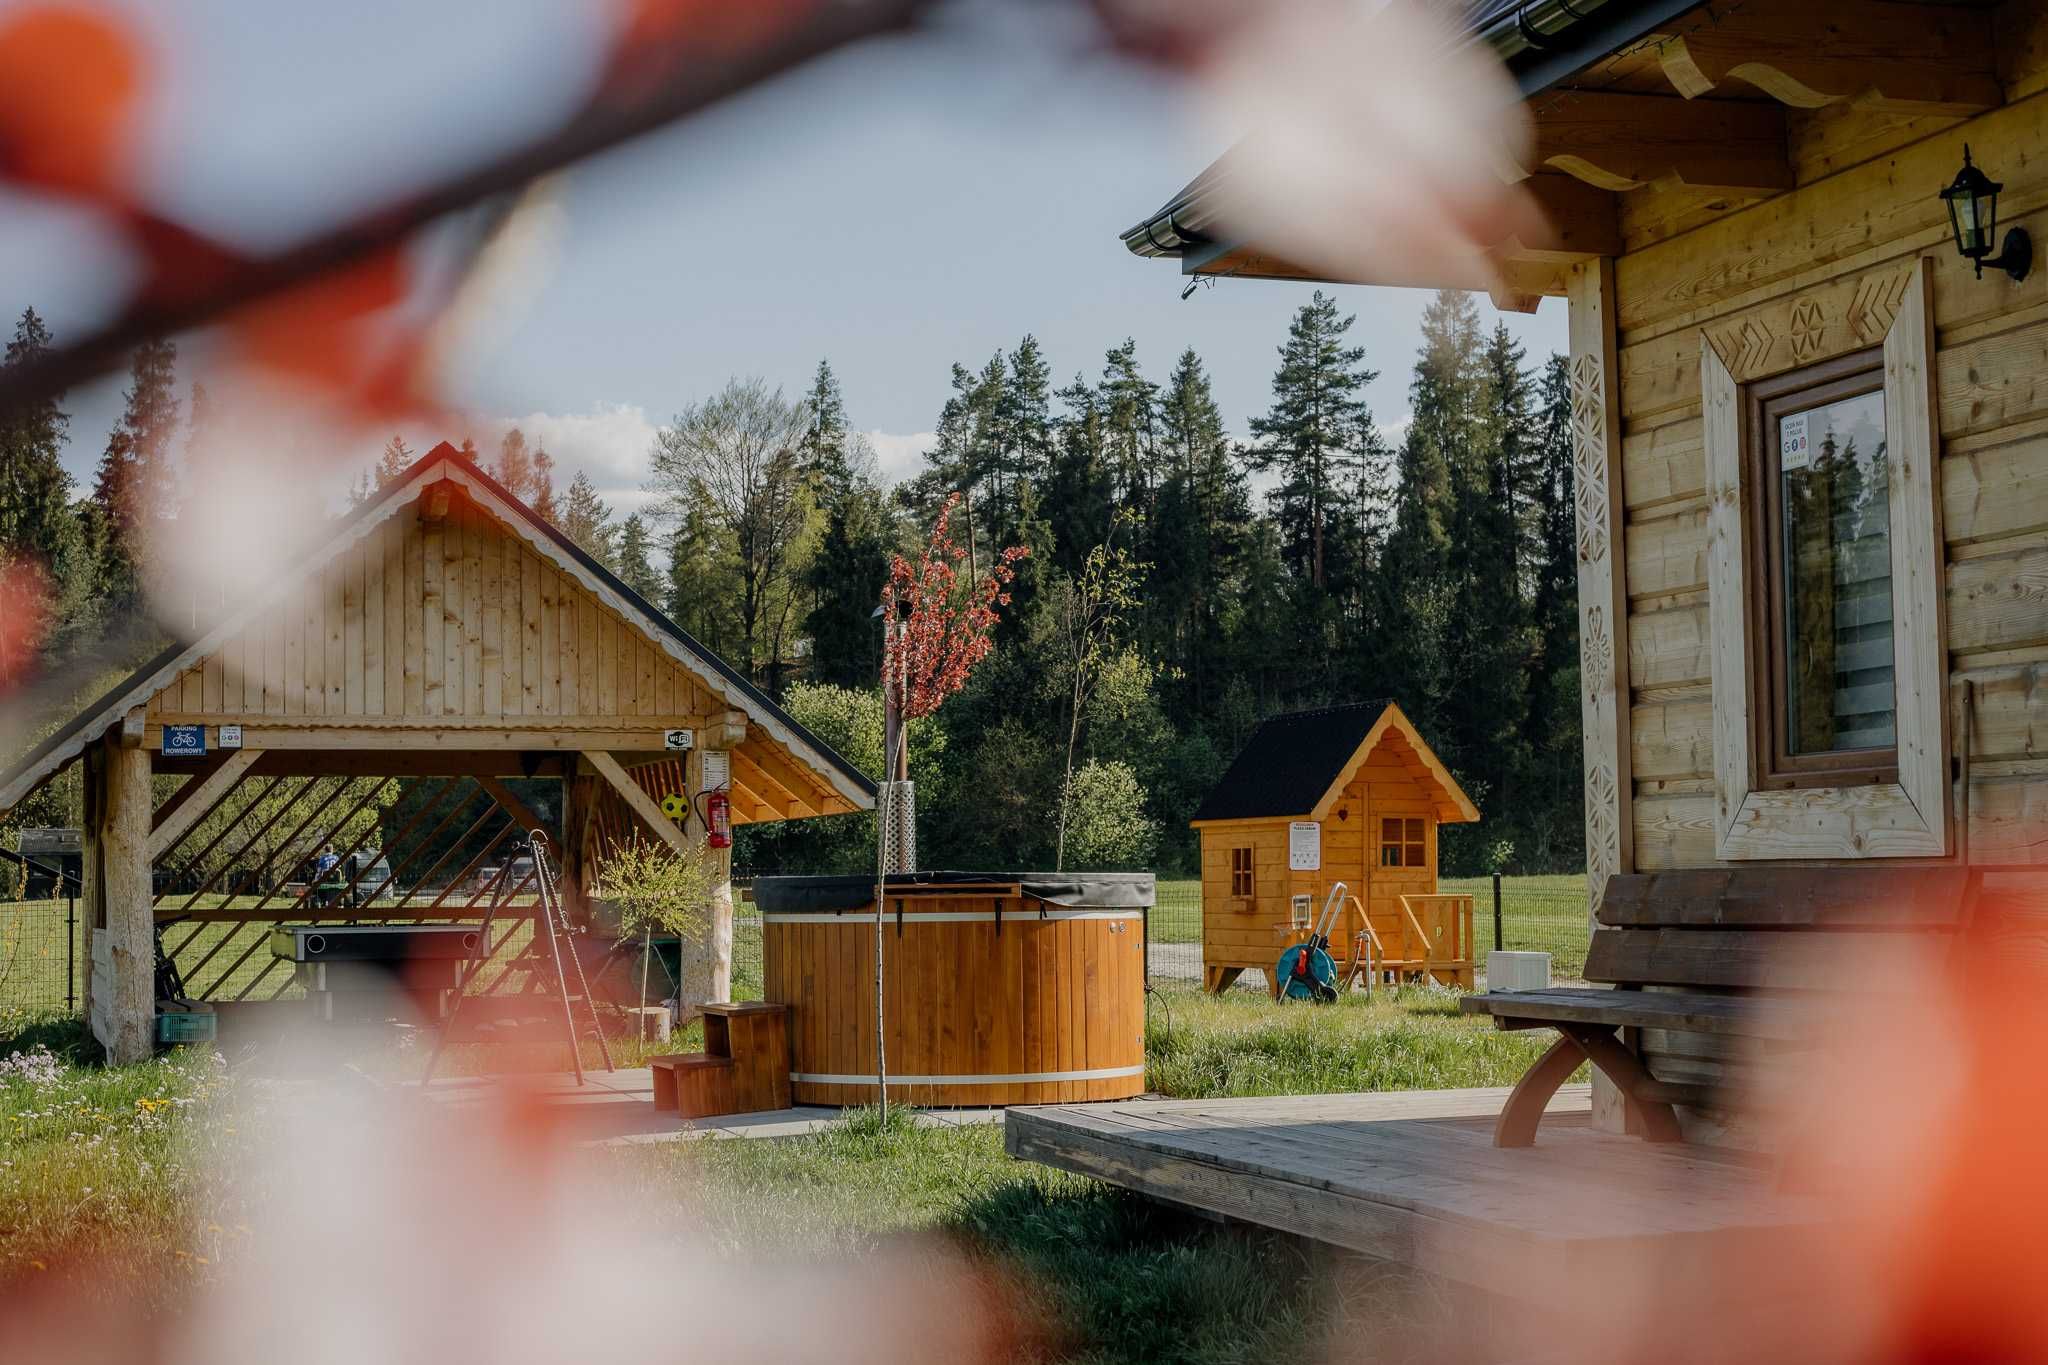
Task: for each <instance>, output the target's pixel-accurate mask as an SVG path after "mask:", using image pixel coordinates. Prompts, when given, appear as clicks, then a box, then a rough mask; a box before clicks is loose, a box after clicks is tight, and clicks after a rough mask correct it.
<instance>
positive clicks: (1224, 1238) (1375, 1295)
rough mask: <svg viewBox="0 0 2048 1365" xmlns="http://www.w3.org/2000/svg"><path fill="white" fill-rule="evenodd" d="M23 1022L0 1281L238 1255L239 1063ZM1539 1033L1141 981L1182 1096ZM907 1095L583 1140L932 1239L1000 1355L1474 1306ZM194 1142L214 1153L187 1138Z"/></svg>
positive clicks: (675, 1207)
mask: <svg viewBox="0 0 2048 1365" xmlns="http://www.w3.org/2000/svg"><path fill="white" fill-rule="evenodd" d="M755 989H756V990H757V989H758V986H757V985H756V987H755ZM10 1034H11V1035H12V1038H11V1041H10ZM37 1042H42V1043H46V1044H48V1045H49V1046H51V1047H52V1048H54V1049H56V1050H58V1051H59V1052H61V1053H63V1054H64V1055H65V1056H66V1058H67V1059H68V1061H69V1062H71V1063H74V1064H68V1065H66V1066H65V1067H64V1068H63V1069H62V1071H61V1074H60V1076H59V1078H58V1079H57V1080H56V1081H55V1082H54V1083H51V1084H46V1085H36V1084H32V1083H30V1082H28V1081H25V1080H20V1079H7V1078H5V1077H4V1073H0V1131H4V1133H5V1134H6V1139H5V1143H4V1149H0V1281H4V1280H6V1279H7V1278H9V1277H10V1276H11V1275H14V1274H18V1273H24V1272H29V1273H33V1272H34V1271H35V1267H36V1265H37V1264H38V1263H41V1264H42V1265H46V1266H51V1267H61V1264H62V1263H63V1262H65V1261H71V1260H74V1258H77V1259H90V1260H92V1261H95V1262H98V1263H100V1264H102V1265H105V1264H112V1265H114V1266H116V1267H118V1273H119V1275H120V1276H122V1277H124V1278H123V1280H122V1281H121V1282H122V1283H124V1284H132V1285H133V1286H135V1287H136V1288H138V1289H139V1290H140V1291H141V1293H142V1294H143V1296H144V1297H145V1298H146V1299H147V1300H149V1301H151V1302H154V1303H159V1304H162V1305H165V1306H171V1305H175V1304H176V1303H177V1302H178V1301H179V1299H180V1297H181V1295H182V1294H183V1293H184V1292H185V1290H186V1288H187V1287H188V1286H189V1285H190V1284H191V1283H192V1282H193V1280H194V1279H195V1278H196V1277H201V1276H207V1275H219V1274H227V1273H232V1272H233V1265H234V1257H235V1254H236V1243H237V1240H238V1238H239V1237H241V1236H242V1235H243V1234H242V1233H241V1232H240V1231H239V1228H240V1226H243V1225H245V1224H246V1223H248V1222H254V1221H255V1220H256V1215H255V1214H254V1213H251V1212H250V1211H249V1208H250V1206H251V1205H252V1204H253V1203H255V1201H256V1200H257V1198H258V1196H256V1195H255V1194H253V1193H252V1192H251V1191H249V1190H246V1189H241V1188H237V1187H236V1186H235V1185H234V1184H233V1183H232V1182H225V1183H224V1182H221V1181H220V1180H218V1179H217V1178H216V1177H213V1176H210V1175H208V1174H207V1172H209V1171H213V1170H222V1169H225V1170H228V1171H232V1170H234V1169H236V1166H237V1163H236V1161H235V1160H234V1158H235V1155H236V1153H237V1152H238V1151H243V1150H246V1148H243V1147H238V1146H237V1144H246V1143H247V1142H248V1141H249V1137H248V1135H245V1134H244V1135H238V1134H236V1133H235V1132H234V1131H233V1129H231V1128H229V1129H223V1128H221V1127H220V1126H219V1123H220V1120H218V1119H215V1120H212V1121H204V1122H203V1121H201V1120H200V1118H199V1116H200V1115H201V1114H203V1113H206V1112H209V1111H208V1110H207V1109H205V1108H204V1107H203V1103H204V1101H206V1100H207V1099H209V1098H211V1097H214V1096H217V1095H225V1094H227V1093H229V1092H230V1091H231V1090H232V1087H234V1086H235V1085H237V1084H239V1082H238V1081H237V1080H236V1079H235V1073H233V1072H230V1071H229V1070H227V1069H226V1068H225V1067H223V1066H222V1065H221V1064H219V1063H217V1062H216V1061H214V1060H213V1059H212V1057H211V1056H210V1055H209V1054H207V1053H204V1052H196V1051H183V1052H179V1053H174V1054H172V1055H171V1056H170V1057H169V1058H167V1059H165V1060H160V1061H157V1062H153V1063H148V1064H145V1065H142V1066H134V1067H124V1068H118V1069H97V1068H93V1067H88V1066H82V1065H76V1064H75V1063H76V1062H78V1061H80V1060H82V1059H83V1057H84V1055H85V1054H86V1053H87V1052H88V1050H89V1045H88V1044H86V1043H85V1042H84V1040H83V1037H82V1033H81V1031H80V1029H79V1028H78V1026H77V1024H76V1023H75V1022H69V1021H66V1022H52V1021H48V1020H43V1021H29V1020H25V1019H21V1018H16V1019H15V1020H13V1021H12V1023H11V1024H10V1022H9V1021H7V1020H4V1019H0V1056H4V1055H6V1054H8V1053H11V1052H14V1051H16V1050H17V1049H20V1048H24V1047H27V1046H30V1045H32V1044H34V1043H37ZM1540 1045H1541V1043H1540V1040H1535V1039H1530V1038H1527V1037H1525V1036H1523V1035H1520V1034H1502V1033H1496V1032H1494V1031H1493V1030H1491V1029H1490V1028H1488V1027H1486V1026H1485V1023H1484V1021H1481V1020H1474V1019H1470V1018H1467V1017H1464V1016H1461V1015H1459V1014H1458V1013H1457V1009H1456V1002H1455V999H1454V998H1453V997H1451V996H1450V995H1448V994H1446V993H1443V992H1437V991H1428V990H1419V989H1415V990H1406V991H1402V992H1399V993H1390V992H1386V991H1381V992H1377V993H1376V994H1375V997H1374V999H1373V1000H1372V1001H1371V1002H1370V1003H1368V1002H1367V1001H1366V1000H1365V999H1364V997H1363V996H1362V995H1353V996H1351V997H1348V998H1346V999H1345V1000H1343V1001H1341V1002H1340V1003H1338V1004H1336V1005H1334V1006H1330V1007H1324V1008H1316V1007H1311V1006H1305V1005H1276V1004H1274V1003H1272V1002H1271V1001H1269V1000H1266V999H1265V998H1264V997H1263V996H1261V995H1258V994H1255V993H1252V992H1237V993H1233V994H1232V995H1230V996H1228V997H1226V998H1223V999H1212V998H1210V997H1207V996H1204V995H1202V994H1201V993H1200V992H1199V991H1198V990H1196V989H1195V988H1194V987H1193V986H1192V985H1186V986H1170V987H1166V988H1163V989H1162V990H1161V991H1159V992H1158V993H1157V994H1156V995H1155V996H1154V997H1153V1000H1152V1002H1151V1005H1150V1009H1149V1027H1148V1030H1147V1056H1148V1060H1149V1062H1150V1066H1151V1075H1150V1082H1151V1084H1152V1085H1153V1086H1154V1087H1155V1088H1156V1089H1158V1090H1160V1091H1163V1092H1165V1093H1167V1094H1171V1095H1178V1096H1219V1095H1271V1094H1286V1093H1307V1092H1315V1091H1324V1090H1355V1089H1365V1088H1375V1089H1405V1088H1412V1087H1436V1086H1454V1085H1495V1084H1505V1083H1507V1082H1509V1081H1511V1080H1513V1079H1514V1077H1515V1076H1516V1075H1518V1074H1519V1072H1520V1071H1521V1069H1522V1068H1523V1067H1524V1066H1526V1065H1527V1063H1528V1061H1529V1060H1530V1059H1531V1058H1533V1057H1534V1055H1535V1054H1536V1052H1537V1051H1538V1050H1539V1048H1540ZM672 1046H673V1045H672ZM391 1051H392V1053H393V1054H394V1055H393V1057H392V1058H389V1059H387V1060H389V1061H390V1062H391V1064H392V1065H393V1066H396V1067H399V1068H400V1069H401V1070H402V1071H403V1072H404V1074H407V1075H411V1074H416V1071H415V1070H414V1069H415V1068H416V1067H417V1066H418V1064H419V1062H420V1060H421V1059H420V1057H419V1055H418V1053H417V1052H413V1053H409V1054H405V1055H403V1056H402V1057H399V1056H397V1055H396V1050H395V1049H392V1050H391ZM622 1053H624V1054H625V1055H622V1057H621V1060H622V1061H630V1060H631V1059H632V1055H633V1054H632V1050H631V1049H622ZM472 1060H476V1059H472ZM559 1060H560V1059H559V1056H558V1055H557V1056H556V1057H555V1058H554V1062H555V1063H556V1064H559ZM363 1066H364V1069H365V1070H372V1071H374V1069H375V1066H376V1061H375V1059H373V1058H365V1059H364V1061H363ZM463 1069H468V1068H466V1067H465V1068H463ZM905 1114H906V1111H902V1110H898V1111H896V1116H895V1117H894V1118H893V1121H892V1122H891V1123H890V1124H888V1125H887V1126H886V1127H885V1126H884V1125H882V1124H881V1123H880V1122H879V1121H878V1120H877V1118H876V1116H875V1115H874V1114H873V1113H872V1112H871V1111H868V1112H856V1113H854V1114H852V1115H850V1116H849V1117H848V1119H847V1120H846V1121H844V1122H842V1123H840V1124H836V1125H834V1126H832V1127H830V1128H828V1129H826V1130H825V1131H823V1132H820V1133H817V1134H813V1135H810V1136H807V1137H802V1138H795V1139H789V1140H784V1141H755V1142H706V1143H687V1144H684V1143H678V1144H665V1145H659V1146H652V1147H632V1148H626V1149H614V1150H605V1151H600V1152H594V1153H590V1154H588V1155H587V1157H586V1158H585V1159H587V1160H590V1161H592V1162H594V1163H599V1166H600V1170H601V1173H602V1174H604V1175H605V1176H606V1178H607V1179H608V1180H609V1181H612V1182H615V1183H617V1184H618V1185H619V1186H620V1187H621V1188H622V1189H623V1191H624V1193H625V1194H626V1196H627V1198H628V1201H629V1202H630V1203H632V1204H633V1205H635V1206H637V1207H642V1208H646V1209H649V1210H657V1211H680V1212H686V1213H688V1214H690V1215H691V1216H692V1217H693V1218H694V1219H695V1224H694V1225H695V1227H696V1229H697V1231H696V1233H695V1234H694V1235H699V1236H703V1237H707V1238H709V1239H710V1242H711V1244H712V1245H714V1246H716V1247H718V1248H720V1249H722V1250H723V1251H725V1252H728V1253H730V1254H733V1255H745V1256H748V1257H757V1256H758V1257H769V1258H796V1259H819V1258H828V1257H844V1256H854V1257H858V1256H862V1255H866V1254H868V1253H870V1252H873V1251H876V1250H881V1249H886V1248H888V1247H890V1246H892V1245H893V1244H895V1242H896V1241H897V1240H898V1239H901V1238H904V1237H909V1236H919V1237H933V1236H936V1237H938V1238H941V1239H943V1240H945V1241H947V1242H950V1243H951V1244H953V1245H955V1246H957V1247H958V1248H960V1249H961V1250H963V1251H964V1252H965V1253H966V1254H967V1255H968V1256H970V1257H971V1258H973V1259H975V1260H976V1261H978V1262H979V1263H981V1264H982V1265H983V1266H985V1267H986V1268H987V1269H988V1270H990V1271H991V1272H993V1273H994V1274H995V1275H996V1276H997V1278H998V1279H999V1280H1000V1281H1001V1282H1004V1283H1006V1284H1008V1285H1010V1286H1011V1287H1012V1288H1013V1289H1014V1291H1015V1292H1014V1293H1013V1294H1012V1295H1011V1301H1013V1302H1015V1303H1017V1304H1020V1305H1024V1306H1025V1308H1026V1311H1027V1312H1028V1313H1029V1314H1030V1315H1031V1318H1032V1324H1031V1325H1032V1328H1033V1330H1032V1331H1030V1332H1028V1333H1026V1334H1025V1337H1024V1340H1025V1341H1026V1342H1027V1343H1029V1344H1028V1345H1026V1346H1020V1347H1019V1348H1018V1353H1017V1357H1016V1358H1019V1359H1045V1360H1067V1361H1080V1362H1090V1365H1093V1363H1094V1362H1112V1361H1161V1362H1164V1361H1194V1362H1222V1361H1234V1360H1250V1359H1259V1360H1265V1359H1274V1358H1290V1357H1294V1356H1299V1355H1302V1354H1304V1353H1309V1354H1319V1353H1320V1352H1321V1351H1322V1349H1323V1347H1324V1344H1325V1343H1326V1342H1327V1340H1328V1334H1329V1333H1331V1332H1350V1333H1356V1332H1365V1333H1372V1334H1378V1333H1381V1332H1384V1331H1387V1330H1389V1314H1398V1315H1400V1321H1402V1322H1403V1323H1417V1322H1419V1323H1422V1324H1423V1328H1422V1329H1417V1330H1420V1331H1421V1333H1422V1336H1424V1337H1426V1336H1427V1335H1428V1334H1429V1333H1430V1332H1433V1331H1443V1330H1451V1331H1455V1330H1457V1329H1459V1328H1460V1327H1461V1326H1462V1325H1463V1323H1464V1321H1465V1319H1466V1317H1468V1316H1470V1315H1469V1314H1467V1313H1466V1312H1465V1311H1464V1309H1463V1307H1461V1301H1460V1300H1459V1298H1458V1297H1457V1295H1456V1294H1454V1293H1453V1292H1452V1291H1450V1290H1448V1289H1446V1288H1444V1287H1443V1286H1441V1285H1439V1284H1437V1283H1436V1282H1433V1281H1426V1280H1423V1279H1422V1278H1420V1277H1417V1276H1413V1275H1409V1274H1407V1273H1405V1272H1399V1271H1395V1270H1392V1269H1390V1268H1387V1267H1384V1266H1369V1265H1366V1264H1364V1263H1361V1262H1358V1261H1356V1260H1352V1259H1350V1258H1346V1257H1343V1256H1341V1255H1339V1254H1337V1253H1334V1252H1330V1251H1328V1250H1326V1249H1319V1248H1316V1247H1313V1246H1311V1245H1309V1244H1306V1243H1302V1242H1300V1241H1297V1240H1295V1239H1292V1238H1289V1237H1286V1236H1283V1235H1279V1234H1274V1233H1268V1232H1262V1231H1259V1230H1256V1229H1247V1228H1242V1227H1227V1226H1219V1225H1216V1224H1213V1223H1209V1222H1207V1221H1203V1220H1200V1219H1197V1218H1193V1217H1190V1216H1187V1215H1184V1214H1180V1213H1177V1212H1175V1211H1173V1210H1170V1209H1167V1208H1164V1207H1162V1206H1159V1205H1156V1204H1153V1203H1151V1202H1150V1201H1148V1200H1145V1199H1142V1198H1140V1197H1138V1196H1135V1195H1132V1194H1129V1193H1127V1192H1125V1191H1122V1190H1119V1189H1116V1188H1114V1187H1111V1186H1107V1185H1103V1184H1100V1183H1098V1182H1095V1181H1091V1180H1087V1179H1084V1178H1082V1177H1078V1176H1073V1175H1068V1174H1064V1173H1062V1172H1058V1171H1054V1170H1051V1169H1048V1168H1046V1167H1042V1166H1038V1165H1035V1164H1031V1163H1021V1162H1014V1161H1011V1160H1010V1159H1009V1158H1008V1157H1007V1156H1005V1155H1004V1153H1003V1150H1002V1135H1001V1130H1000V1129H999V1128H996V1127H970V1128H926V1127H916V1126H912V1125H910V1124H909V1123H907V1122H906V1121H905ZM201 1154H210V1155H212V1156H215V1157H223V1156H225V1157H226V1158H227V1160H225V1161H214V1162H206V1161H198V1160H194V1159H193V1158H194V1157H195V1156H196V1155H201ZM242 1164H244V1165H246V1163H242ZM1333 1315H1335V1316H1334V1319H1333ZM1352 1318H1355V1319H1356V1320H1355V1322H1354V1321H1350V1319H1352ZM1403 1330H1404V1332H1406V1333H1407V1335H1406V1336H1404V1337H1403V1340H1408V1341H1412V1340H1416V1339H1421V1338H1419V1337H1418V1336H1417V1334H1416V1330H1411V1329H1410V1328H1408V1327H1404V1328H1403ZM1375 1339H1377V1336H1375Z"/></svg>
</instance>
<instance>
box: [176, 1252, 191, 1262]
mask: <svg viewBox="0 0 2048 1365" xmlns="http://www.w3.org/2000/svg"><path fill="white" fill-rule="evenodd" d="M172 1254H173V1255H174V1256H176V1257H177V1258H178V1259H179V1260H181V1261H189V1260H191V1259H192V1253H191V1252H189V1251H177V1252H173V1253H172Z"/></svg>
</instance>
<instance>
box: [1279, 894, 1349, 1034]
mask: <svg viewBox="0 0 2048 1365" xmlns="http://www.w3.org/2000/svg"><path fill="white" fill-rule="evenodd" d="M1343 900H1344V883H1342V882H1338V883H1337V884H1336V885H1334V886H1332V887H1331V888H1330V894H1329V896H1328V897H1326V898H1325V899H1324V901H1323V913H1322V914H1321V915H1320V916H1318V917H1317V919H1316V926H1315V929H1314V931H1313V932H1311V933H1310V934H1309V936H1308V938H1307V940H1306V941H1304V942H1301V943H1296V944H1294V945H1292V946H1291V947H1289V948H1287V949H1285V950H1284V951H1282V952H1281V954H1280V960H1279V961H1278V962H1277V963H1275V964H1274V965H1273V980H1274V981H1275V982H1277V983H1278V984H1279V988H1280V990H1279V995H1280V998H1281V999H1282V1000H1306V1001H1308V1002H1309V1003H1310V1004H1313V1005H1327V1004H1330V1003H1332V1002H1333V1001H1335V1000H1336V998H1337V963H1336V960H1335V959H1334V958H1332V957H1331V956H1330V930H1331V929H1332V928H1334V927H1335V926H1336V923H1337V912H1338V910H1339V909H1341V908H1342V905H1343Z"/></svg>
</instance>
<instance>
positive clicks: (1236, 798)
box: [1195, 699, 1391, 820]
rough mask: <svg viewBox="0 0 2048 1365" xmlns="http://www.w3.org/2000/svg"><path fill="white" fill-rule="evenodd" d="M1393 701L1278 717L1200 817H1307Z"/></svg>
mask: <svg viewBox="0 0 2048 1365" xmlns="http://www.w3.org/2000/svg"><path fill="white" fill-rule="evenodd" d="M1389 705H1391V703H1390V702H1388V701H1386V700H1384V699H1382V700H1379V701H1361V702H1354V703H1352V704H1351V705H1349V706H1326V707H1323V708H1322V709H1321V710H1317V711H1290V712H1288V713H1287V714H1286V715H1284V716H1273V717H1271V718H1270V719H1268V720H1267V721H1266V722H1265V723H1264V724H1262V725H1260V726H1259V728H1258V729H1256V730H1254V731H1252V737H1251V738H1250V739H1248V740H1246V741H1245V744H1244V748H1242V749H1240V750H1238V751H1237V757H1236V758H1235V759H1233V760H1231V764H1230V771H1228V772H1226V773H1224V774H1223V780H1222V781H1221V782H1218V783H1217V784H1216V786H1215V787H1214V788H1213V789H1211V791H1210V792H1209V795H1208V796H1207V797H1205V798H1204V799H1203V801H1202V808H1201V809H1200V810H1198V811H1196V812H1195V819H1197V820H1256V819H1260V818H1263V817H1267V816H1283V815H1307V814H1308V813H1309V812H1310V811H1312V810H1314V809H1315V807H1316V802H1318V801H1320V800H1322V799H1323V793H1324V792H1326V791H1328V790H1329V789H1330V784H1331V783H1332V782H1335V781H1336V780H1337V778H1338V777H1339V776H1341V775H1342V774H1343V772H1344V769H1345V768H1346V766H1348V765H1349V764H1350V762H1351V758H1352V755H1354V754H1356V753H1357V752H1358V746H1359V745H1361V744H1363V743H1364V742H1365V737H1366V735H1367V733H1368V732H1370V731H1371V729H1372V727H1373V725H1374V723H1376V722H1377V721H1378V720H1379V718H1380V717H1381V716H1382V715H1384V714H1385V713H1386V709H1387V707H1388V706H1389Z"/></svg>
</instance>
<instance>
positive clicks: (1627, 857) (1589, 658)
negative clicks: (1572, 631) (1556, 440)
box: [1567, 257, 1635, 904]
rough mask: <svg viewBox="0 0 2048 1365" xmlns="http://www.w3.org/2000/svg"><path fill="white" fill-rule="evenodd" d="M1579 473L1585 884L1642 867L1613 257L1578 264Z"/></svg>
mask: <svg viewBox="0 0 2048 1365" xmlns="http://www.w3.org/2000/svg"><path fill="white" fill-rule="evenodd" d="M1567 298H1568V299H1569V300H1570V304H1571V316H1570V335H1571V400H1572V477H1573V487H1574V502H1575V504H1576V522H1577V532H1576V534H1577V541H1578V568H1579V679H1580V698H1579V700H1580V706H1581V718H1582V721H1583V732H1584V735H1585V769H1586V882H1587V890H1588V892H1589V893H1590V895H1591V898H1592V903H1594V904H1597V903H1598V902H1599V898H1600V893H1601V891H1602V890H1603V889H1604V888H1605V886H1606V884H1607V879H1608V878H1609V877H1611V876H1613V875H1614V874H1615V873H1617V872H1627V871H1631V870H1632V869H1633V868H1634V865H1635V831H1634V826H1633V822H1632V821H1631V819H1630V816H1629V802H1630V797H1631V796H1632V795H1633V791H1632V788H1633V785H1634V784H1633V780H1632V777H1631V774H1630V771H1629V712H1628V700H1629V691H1628V599H1627V596H1626V584H1625V583H1624V581H1623V571H1622V568H1621V564H1622V562H1623V558H1624V557H1623V553H1622V548H1623V547H1622V518H1621V507H1622V499H1621V497H1620V491H1621V438H1620V431H1621V413H1620V404H1619V392H1618V385H1617V383H1616V345H1615V324H1614V263H1613V262H1612V261H1611V260H1609V259H1606V258H1604V257H1603V258H1601V259H1599V260H1594V261H1587V262H1584V263H1582V264H1580V265H1577V266H1574V267H1573V268H1572V273H1571V277H1570V280H1569V285H1568V293H1567Z"/></svg>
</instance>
